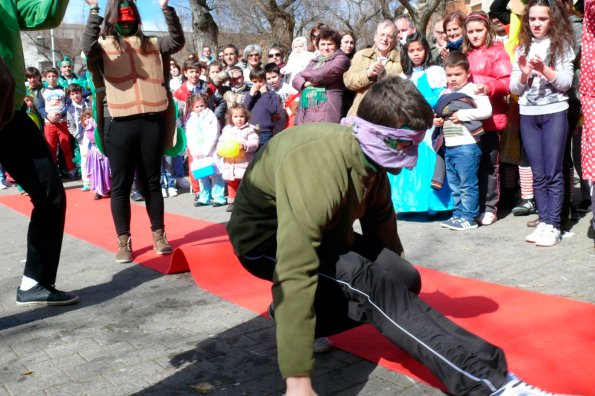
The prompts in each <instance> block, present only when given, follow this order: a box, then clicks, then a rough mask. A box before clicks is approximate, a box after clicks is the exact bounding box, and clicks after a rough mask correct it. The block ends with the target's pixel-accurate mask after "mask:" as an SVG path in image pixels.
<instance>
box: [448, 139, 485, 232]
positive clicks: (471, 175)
mask: <svg viewBox="0 0 595 396" xmlns="http://www.w3.org/2000/svg"><path fill="white" fill-rule="evenodd" d="M480 160H481V148H480V147H479V144H477V143H476V144H464V145H462V146H455V147H447V148H446V178H447V180H448V186H449V187H450V189H451V190H452V199H453V201H454V209H453V211H452V214H453V216H455V217H461V218H463V219H465V220H473V221H475V218H476V217H477V216H478V215H479V183H478V181H477V171H478V169H479V162H480Z"/></svg>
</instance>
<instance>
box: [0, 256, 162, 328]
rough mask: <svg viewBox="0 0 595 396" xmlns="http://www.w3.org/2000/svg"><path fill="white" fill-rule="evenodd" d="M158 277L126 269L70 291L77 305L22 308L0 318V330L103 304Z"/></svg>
mask: <svg viewBox="0 0 595 396" xmlns="http://www.w3.org/2000/svg"><path fill="white" fill-rule="evenodd" d="M160 276H163V275H162V274H159V273H157V272H155V271H152V270H150V269H148V268H145V267H142V266H139V265H134V266H131V267H128V268H126V269H124V270H122V271H120V272H118V273H116V274H114V275H113V277H112V279H111V280H110V281H109V282H105V283H101V284H97V285H93V286H88V287H85V288H83V289H79V290H72V291H71V292H72V293H74V294H77V295H78V296H79V297H80V301H79V302H78V303H77V304H74V305H68V306H63V307H60V306H51V307H50V306H43V307H40V308H34V309H30V308H23V309H24V311H23V312H20V313H16V314H13V315H9V316H5V317H0V330H5V329H9V328H12V327H15V326H20V325H22V324H26V323H30V322H34V321H37V320H43V319H47V318H51V317H54V316H58V315H62V314H64V313H67V312H72V311H76V310H78V309H82V308H87V307H91V306H93V305H96V304H101V303H104V302H106V301H108V300H111V299H112V298H115V297H117V296H119V295H122V294H124V293H126V292H128V291H130V290H132V289H134V288H136V287H137V286H139V285H141V284H143V283H145V282H148V281H151V280H153V279H155V278H158V277H160Z"/></svg>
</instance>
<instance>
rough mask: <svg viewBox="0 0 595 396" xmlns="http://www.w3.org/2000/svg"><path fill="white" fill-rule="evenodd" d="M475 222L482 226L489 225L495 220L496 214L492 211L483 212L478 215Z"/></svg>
mask: <svg viewBox="0 0 595 396" xmlns="http://www.w3.org/2000/svg"><path fill="white" fill-rule="evenodd" d="M477 222H478V223H479V224H481V225H482V226H489V225H491V224H494V223H495V222H496V215H495V214H493V213H492V212H485V213H482V214H480V215H479V217H478V218H477Z"/></svg>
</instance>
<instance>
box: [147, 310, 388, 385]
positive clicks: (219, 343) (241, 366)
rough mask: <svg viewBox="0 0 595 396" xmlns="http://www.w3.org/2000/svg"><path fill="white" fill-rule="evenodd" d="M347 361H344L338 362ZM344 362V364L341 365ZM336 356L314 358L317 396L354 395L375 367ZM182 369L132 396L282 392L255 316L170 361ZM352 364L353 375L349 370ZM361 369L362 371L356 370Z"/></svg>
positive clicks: (269, 336) (266, 325) (262, 321)
mask: <svg viewBox="0 0 595 396" xmlns="http://www.w3.org/2000/svg"><path fill="white" fill-rule="evenodd" d="M342 356H348V358H346V359H345V358H341V357H342ZM347 361H348V362H347ZM360 362H361V360H360V359H358V358H354V357H353V356H351V355H349V354H347V353H345V352H343V351H340V350H337V349H335V350H333V351H331V352H329V353H324V354H317V355H316V363H315V367H314V372H313V375H312V381H313V384H314V388H315V389H316V390H317V391H318V393H319V394H322V395H332V394H341V395H357V394H359V391H360V390H361V388H362V387H363V386H364V385H365V384H366V382H367V381H368V377H369V374H370V373H371V372H372V371H373V370H374V368H375V367H376V365H375V364H374V363H372V362H367V361H366V362H364V364H359V363H360ZM169 363H170V365H171V366H172V367H173V368H180V367H183V369H182V370H179V371H177V372H176V373H175V374H173V375H171V376H169V377H168V378H165V379H164V380H162V381H160V382H158V383H156V384H153V385H151V386H150V387H148V388H146V389H144V390H142V391H140V392H137V393H135V395H164V394H167V395H191V394H197V393H198V394H201V393H204V394H209V395H226V396H229V395H280V394H283V393H284V392H285V381H284V380H283V378H282V376H281V374H280V372H279V369H278V366H277V349H276V347H275V328H274V325H273V322H272V321H271V320H270V319H268V318H265V317H262V316H257V317H255V318H253V319H250V320H248V321H246V322H243V323H241V324H239V325H237V326H235V327H233V328H230V329H228V330H226V331H224V332H221V333H219V334H217V335H215V336H210V337H209V338H207V339H204V340H203V341H200V342H198V343H197V344H196V347H194V348H192V349H189V350H187V351H185V352H182V353H179V354H176V355H174V356H172V357H171V358H170V361H169ZM354 365H357V370H352V369H350V367H353V366H354ZM363 367H366V368H367V369H362V368H363Z"/></svg>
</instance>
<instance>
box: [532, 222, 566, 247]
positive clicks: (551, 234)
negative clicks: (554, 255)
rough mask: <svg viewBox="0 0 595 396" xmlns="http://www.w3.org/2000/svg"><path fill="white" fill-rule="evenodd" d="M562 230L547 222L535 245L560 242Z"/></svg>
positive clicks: (550, 244) (548, 244) (549, 244)
mask: <svg viewBox="0 0 595 396" xmlns="http://www.w3.org/2000/svg"><path fill="white" fill-rule="evenodd" d="M560 239H561V233H560V230H559V229H557V228H556V227H554V226H553V225H551V224H546V225H545V227H544V229H543V232H542V233H541V234H540V235H539V236H538V237H537V239H536V240H535V245H537V246H542V247H549V246H554V245H555V244H557V243H558V242H560Z"/></svg>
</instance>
